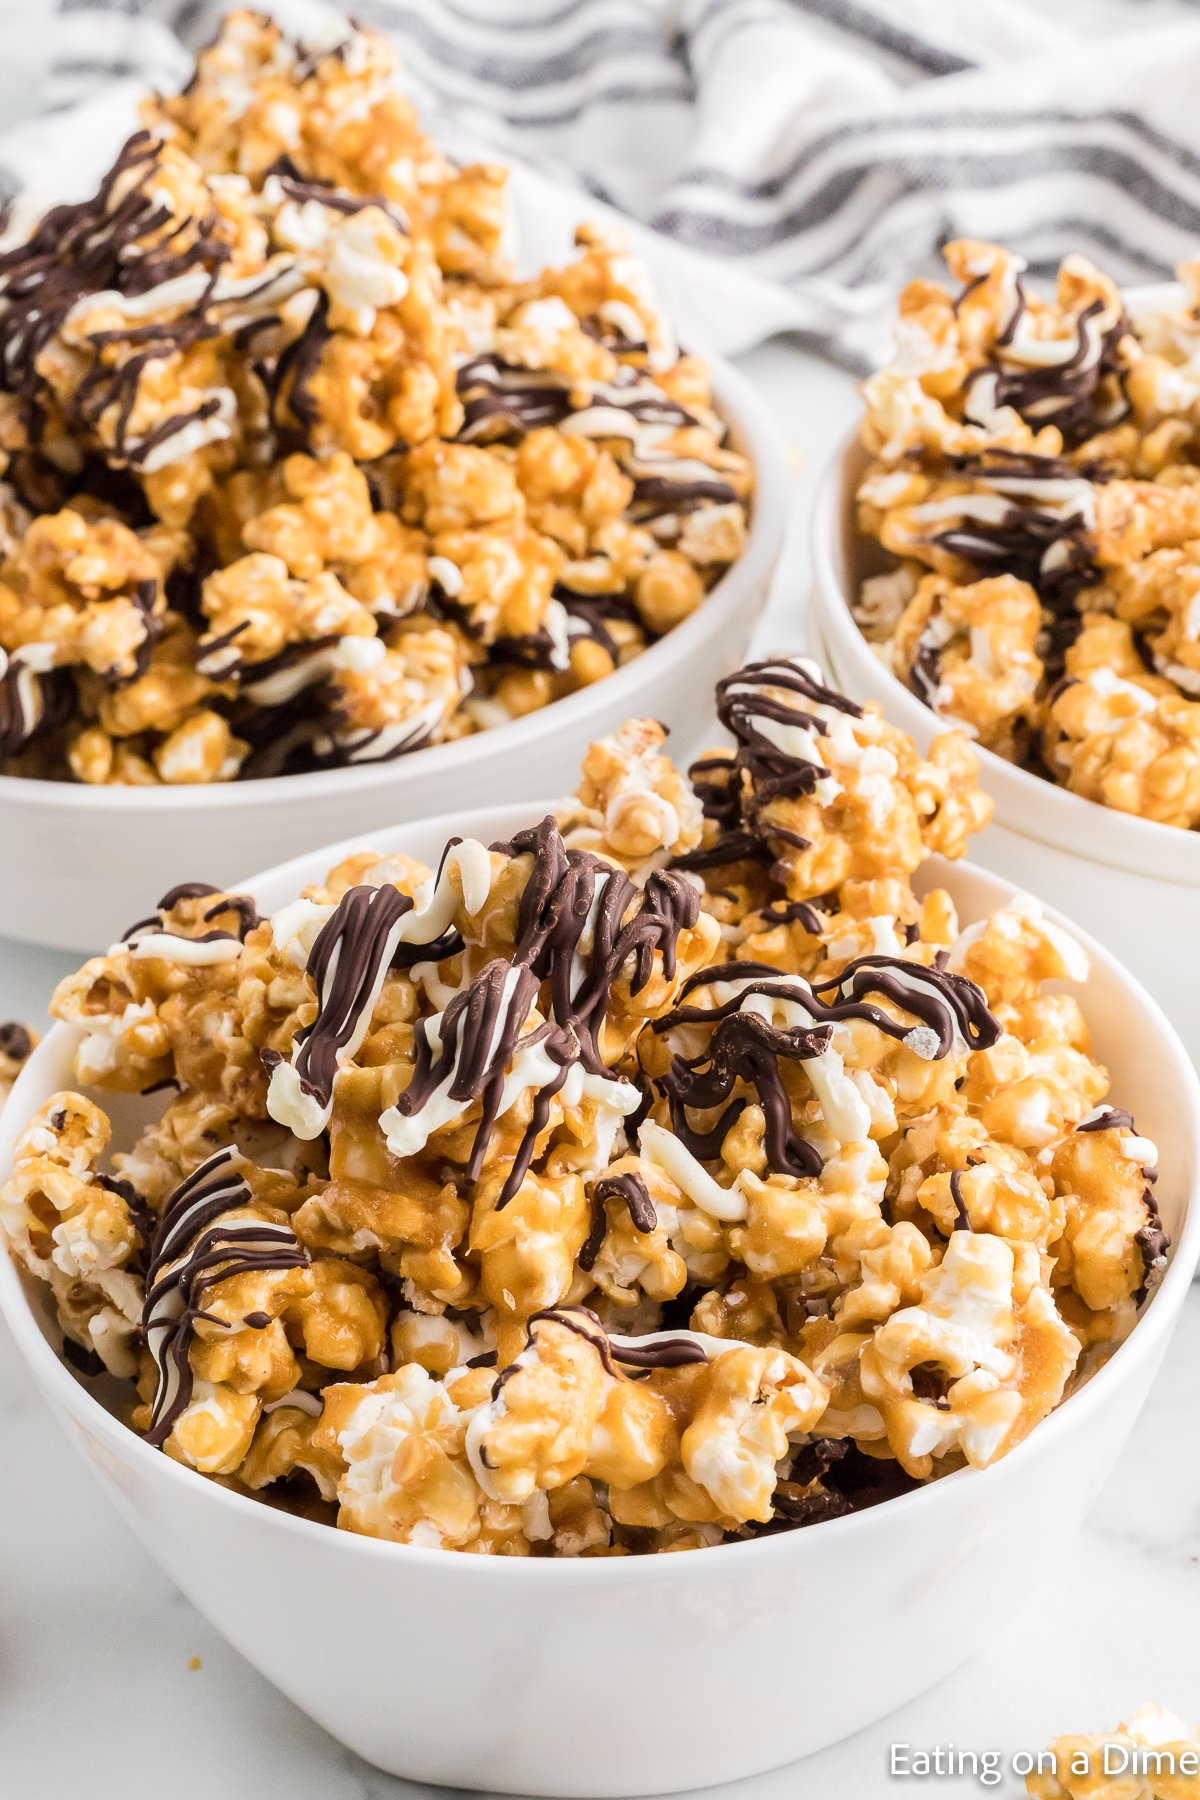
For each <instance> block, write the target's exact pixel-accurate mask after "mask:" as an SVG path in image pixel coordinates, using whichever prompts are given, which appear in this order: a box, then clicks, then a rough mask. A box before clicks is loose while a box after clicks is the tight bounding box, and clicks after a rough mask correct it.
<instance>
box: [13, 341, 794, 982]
mask: <svg viewBox="0 0 1200 1800" xmlns="http://www.w3.org/2000/svg"><path fill="white" fill-rule="evenodd" d="M711 373H712V388H713V398H714V402H715V405H716V408H717V410H718V411H719V412H720V413H721V415H722V416H723V417H724V418H725V419H726V420H727V421H728V423H729V426H730V430H731V435H732V439H733V442H734V444H735V445H736V447H737V448H738V449H739V450H740V451H742V453H743V454H745V455H747V456H748V457H749V458H750V461H751V463H752V464H753V467H754V480H755V489H754V495H753V500H752V512H751V519H750V528H749V532H748V535H747V543H746V549H745V554H744V555H743V556H742V557H741V558H740V560H739V561H738V562H736V563H735V564H733V566H732V567H731V568H730V569H729V571H728V572H727V573H726V574H725V575H724V576H723V577H722V578H721V580H720V581H718V582H717V583H716V585H715V586H714V587H713V588H712V590H711V592H710V593H709V594H707V595H706V597H705V599H704V601H703V602H702V603H701V605H700V606H699V607H698V608H697V610H696V612H695V613H693V615H692V617H691V618H690V619H687V620H685V621H684V623H683V624H682V625H680V626H678V627H677V628H676V629H675V630H674V631H671V632H669V633H668V634H667V636H666V637H664V638H661V639H660V640H659V642H658V643H656V644H653V645H651V647H650V648H649V649H648V650H647V651H645V653H644V654H643V655H641V656H639V657H638V658H637V659H636V660H635V661H634V662H632V663H629V664H627V665H626V667H625V668H623V669H618V670H617V671H616V672H615V673H614V674H613V675H611V676H609V677H608V679H607V680H605V681H600V682H597V683H596V684H595V685H594V686H593V687H589V688H584V689H583V690H582V691H581V692H579V693H577V694H572V695H570V696H569V697H568V698H567V699H565V700H559V701H557V702H556V703H555V704H554V705H552V706H546V707H543V708H542V709H541V711H540V712H536V713H532V714H530V715H529V717H527V718H524V719H516V720H513V722H512V723H511V724H508V725H502V726H498V727H496V728H495V729H493V730H491V731H485V732H481V733H479V734H478V735H476V736H475V737H470V738H464V739H462V740H460V741H458V742H456V743H452V744H437V745H433V746H431V747H430V748H429V749H427V750H418V751H416V752H414V754H413V755H411V756H405V757H400V758H398V759H397V760H396V761H395V762H391V763H385V764H376V765H375V766H370V765H366V764H364V765H362V766H360V767H355V768H346V769H332V770H326V771H322V772H320V773H315V774H307V775H285V776H279V777H276V778H274V779H271V780H266V781H245V782H218V783H213V784H210V785H208V786H204V787H161V788H121V787H109V788H92V787H85V786H82V785H81V784H79V783H76V782H69V781H30V780H23V779H21V778H19V777H16V776H11V775H10V776H0V936H6V937H15V938H21V939H24V940H25V941H27V942H31V943H37V944H53V945H55V946H57V947H60V948H63V949H71V950H82V949H93V950H94V949H95V948H96V947H97V946H103V945H104V944H106V943H108V942H110V941H111V940H112V939H113V938H114V937H119V936H120V934H121V933H122V932H123V931H124V930H125V929H126V927H127V926H128V925H130V924H131V923H132V921H133V920H134V919H136V918H138V917H140V916H141V915H142V914H144V913H145V911H146V908H147V905H153V903H154V901H155V900H156V899H157V898H158V895H159V894H160V893H163V892H165V891H166V889H167V888H169V887H170V886H172V885H173V883H174V882H176V881H178V880H192V879H196V880H204V881H211V882H213V883H214V884H218V885H220V884H223V883H225V882H227V881H232V880H234V879H235V878H236V877H237V876H239V875H241V874H242V873H243V871H244V870H246V869H248V868H261V867H263V866H264V865H265V864H267V863H271V862H279V861H282V860H283V859H284V858H285V857H289V856H296V855H298V854H299V853H300V852H301V851H303V850H305V849H307V848H308V847H309V846H310V845H312V844H320V843H322V842H327V841H329V840H330V839H332V838H335V837H342V836H344V835H345V834H346V833H347V832H358V831H369V830H371V829H372V828H374V827H376V826H387V825H395V824H398V823H402V822H403V821H404V820H406V819H419V818H424V817H425V816H427V815H429V814H432V813H436V812H443V811H450V810H453V809H455V808H457V807H461V806H481V805H487V804H489V803H491V802H496V803H499V802H502V801H506V800H510V799H512V798H513V797H514V796H516V795H520V794H523V793H524V794H537V793H541V792H544V791H545V790H546V789H547V788H548V787H552V786H553V785H554V782H555V778H556V771H557V770H559V769H561V770H564V771H566V770H573V769H574V768H575V767H576V766H577V764H578V762H579V760H580V757H581V756H582V754H583V752H584V750H585V749H586V748H587V746H588V744H589V743H590V742H591V741H592V739H593V738H596V737H599V736H601V735H602V734H603V733H604V732H606V731H608V730H611V729H612V728H613V726H615V725H618V724H620V723H621V721H622V720H624V719H628V718H636V717H640V716H644V715H649V716H652V717H654V718H658V719H661V720H662V721H663V723H664V724H666V725H669V726H670V727H671V729H672V730H673V732H674V733H675V736H676V742H677V744H678V745H679V746H680V747H681V748H690V746H691V740H692V739H693V738H694V737H695V736H696V735H697V734H698V733H699V732H700V731H701V730H702V729H703V726H704V725H705V724H706V723H707V720H708V718H709V716H710V715H711V711H712V690H713V686H714V683H715V682H716V681H717V680H718V679H719V678H720V677H721V676H722V675H726V674H728V673H729V671H730V670H731V669H733V668H736V666H737V664H738V662H739V661H740V660H741V658H742V655H743V652H744V651H745V648H746V645H747V644H748V642H749V640H750V633H751V631H752V630H753V628H754V621H755V619H756V618H757V616H758V614H759V612H760V611H761V610H762V607H763V606H764V605H765V603H766V599H767V594H768V591H769V589H770V584H771V577H772V574H773V573H774V569H775V564H776V561H777V560H778V557H779V552H780V548H781V545H782V543H783V535H784V530H785V528H786V525H787V512H788V478H787V462H786V456H785V452H784V449H783V445H782V443H781V442H780V439H779V436H778V433H777V431H776V429H775V426H774V424H773V423H772V421H771V419H770V417H769V415H768V414H767V412H766V410H765V408H764V407H763V404H762V402H761V401H760V400H759V399H758V397H757V395H756V394H755V393H754V390H753V389H752V388H751V387H750V385H749V383H748V382H746V381H745V380H743V378H742V377H741V376H740V375H739V374H738V373H737V371H736V370H735V369H733V368H731V367H730V366H729V365H728V364H727V363H723V362H721V361H720V359H712V362H711Z"/></svg>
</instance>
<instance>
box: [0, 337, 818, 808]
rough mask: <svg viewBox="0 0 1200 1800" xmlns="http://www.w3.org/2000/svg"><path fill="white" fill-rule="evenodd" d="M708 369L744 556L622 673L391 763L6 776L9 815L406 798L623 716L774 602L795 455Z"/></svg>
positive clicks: (1, 782)
mask: <svg viewBox="0 0 1200 1800" xmlns="http://www.w3.org/2000/svg"><path fill="white" fill-rule="evenodd" d="M704 361H705V363H706V365H707V367H708V372H709V379H710V386H711V392H712V396H713V400H714V402H715V410H716V411H717V412H718V414H719V415H720V416H721V417H722V418H723V419H724V420H725V422H726V424H727V425H728V426H729V428H730V432H731V435H732V438H733V441H734V443H735V444H736V445H737V446H738V447H739V448H740V449H741V451H742V453H743V454H744V455H746V456H747V457H748V458H749V461H750V463H751V467H752V469H753V474H754V487H753V489H752V492H751V502H750V511H749V528H748V530H747V533H746V543H745V547H744V549H743V551H742V554H741V556H739V557H738V559H737V561H736V562H734V563H731V564H730V565H729V567H728V568H727V569H726V571H725V572H724V574H722V575H721V576H719V577H718V579H717V580H716V581H715V582H714V583H713V585H712V587H711V588H710V589H709V590H708V592H707V593H706V594H705V596H704V599H703V600H702V601H701V603H700V605H699V606H698V607H697V608H696V610H695V612H694V613H692V614H691V615H690V617H689V618H686V619H684V620H683V622H682V623H681V624H679V625H676V626H674V627H672V629H671V630H670V631H668V632H667V633H666V634H665V635H664V636H663V637H661V638H659V639H658V640H657V641H656V642H655V643H653V644H651V645H649V646H648V647H647V648H646V649H645V650H644V651H643V652H642V653H641V655H640V656H637V657H635V658H634V660H633V661H632V662H630V663H626V664H625V666H624V667H623V668H620V669H615V670H614V671H613V673H612V674H611V675H606V676H604V677H603V679H602V680H600V681H598V682H593V683H592V684H591V686H589V687H585V688H580V689H579V690H578V691H577V692H576V693H574V694H567V695H565V696H564V697H563V698H562V699H561V700H554V701H551V702H550V704H549V705H547V706H543V707H539V708H538V709H537V711H536V712H533V713H527V714H526V715H525V716H524V717H523V718H515V719H509V720H507V721H506V722H505V723H504V724H503V725H495V726H491V727H489V728H488V729H487V730H485V731H479V732H474V733H472V735H471V736H470V737H465V738H456V739H454V740H453V741H451V742H450V743H446V744H430V745H427V746H426V747H425V748H424V749H422V750H418V751H415V752H413V754H412V755H410V756H399V757H396V758H394V759H393V760H392V761H391V762H383V763H354V764H349V765H347V766H345V767H343V768H335V769H314V770H308V771H306V772H304V773H301V774H296V775H270V776H264V777H262V778H261V779H259V780H255V781H210V782H200V783H197V784H196V785H194V786H192V785H174V786H160V787H120V786H112V787H91V786H89V785H88V784H87V783H86V782H78V781H68V780H58V779H52V778H48V777H44V776H29V775H0V807H19V808H27V809H36V810H39V811H40V810H43V809H46V808H49V809H51V810H53V811H58V812H68V813H69V812H74V811H75V810H76V809H82V810H83V811H85V812H90V813H97V814H104V813H120V814H123V815H125V816H127V817H130V816H132V817H134V818H136V817H139V816H147V815H149V816H151V817H153V816H154V815H155V814H157V813H162V812H166V811H170V812H176V811H180V810H184V811H192V812H201V813H204V812H212V811H221V810H224V809H225V808H226V807H235V808H237V809H239V810H241V809H248V808H253V807H260V806H263V807H266V806H280V805H281V804H284V803H285V802H287V801H288V800H290V799H294V800H299V801H304V800H307V799H309V798H313V797H315V796H316V795H317V794H320V795H321V796H322V798H326V797H329V796H336V795H337V794H338V793H350V792H355V793H357V792H361V791H362V790H364V789H371V788H384V789H387V788H394V789H395V790H396V791H397V793H398V794H401V793H403V791H404V789H405V788H406V787H409V786H411V785H413V784H414V783H416V782H418V781H420V780H423V779H429V780H436V779H437V777H438V776H439V775H443V774H451V773H453V772H455V771H456V770H461V769H462V768H463V767H464V766H468V767H469V766H470V764H471V763H472V762H473V761H476V760H478V759H479V758H480V757H481V756H483V755H492V754H496V755H500V756H503V755H504V754H505V753H506V752H507V751H509V750H512V749H514V748H516V747H517V746H519V745H521V744H522V743H529V742H530V741H536V740H537V739H538V738H539V737H547V736H553V734H554V732H555V731H556V729H557V728H558V727H559V725H562V726H564V727H566V726H569V725H570V724H572V723H574V722H575V721H576V720H579V719H583V718H585V717H586V716H587V715H588V713H589V712H591V711H593V710H595V708H596V705H597V698H598V697H599V696H603V701H602V704H604V705H606V706H610V707H611V709H612V710H613V711H614V712H615V711H616V710H618V709H619V707H620V702H621V696H622V694H624V693H625V692H626V691H627V690H628V689H636V688H637V687H638V686H640V685H644V684H645V682H646V681H647V680H653V677H654V676H655V674H656V673H658V672H659V671H660V670H663V669H665V668H666V667H667V666H668V665H669V664H670V663H671V662H672V661H673V660H675V659H678V660H679V661H682V662H686V661H687V660H688V658H689V657H690V655H691V653H692V651H693V649H695V648H696V647H697V646H698V645H700V644H702V643H704V642H706V641H707V640H708V639H709V638H710V637H712V636H714V635H718V634H719V633H720V631H721V628H722V626H723V625H724V624H725V622H726V620H728V619H729V618H731V617H733V616H734V615H736V614H737V613H738V612H740V611H741V610H742V609H743V607H744V606H745V605H746V602H747V597H748V596H752V595H753V594H754V592H755V590H756V588H759V589H761V590H762V595H763V598H764V600H765V597H766V592H767V589H768V587H769V585H770V581H771V577H772V575H773V573H774V570H775V566H776V564H777V562H778V560H779V555H780V551H781V549H782V547H783V540H784V535H785V533H786V530H787V525H788V515H789V510H790V493H789V471H788V461H787V453H786V450H785V447H784V444H783V439H782V436H781V434H780V431H779V428H778V427H777V425H776V424H775V421H774V419H773V418H772V417H771V415H770V413H769V411H768V410H767V408H766V406H765V404H764V402H763V401H762V400H761V399H760V398H759V395H758V394H757V392H756V391H755V389H754V387H753V386H752V384H751V383H750V382H749V381H748V380H747V379H746V377H745V376H744V375H743V374H742V373H741V372H740V371H739V370H738V369H735V368H734V367H733V365H732V363H730V362H728V361H727V360H726V359H725V358H724V357H722V356H719V355H715V354H714V355H706V356H705V357H704ZM484 746H486V749H485V748H484Z"/></svg>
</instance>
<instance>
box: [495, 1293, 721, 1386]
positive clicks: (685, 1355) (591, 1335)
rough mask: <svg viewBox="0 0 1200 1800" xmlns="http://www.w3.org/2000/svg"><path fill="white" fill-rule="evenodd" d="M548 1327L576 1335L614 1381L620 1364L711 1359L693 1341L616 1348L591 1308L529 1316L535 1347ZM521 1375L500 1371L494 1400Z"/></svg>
mask: <svg viewBox="0 0 1200 1800" xmlns="http://www.w3.org/2000/svg"><path fill="white" fill-rule="evenodd" d="M543 1320H544V1321H545V1322H546V1323H548V1324H554V1325H561V1326H562V1327H563V1328H564V1330H566V1331H573V1332H574V1333H575V1335H576V1337H581V1338H583V1339H584V1341H585V1342H586V1343H589V1344H590V1345H591V1346H592V1348H593V1349H594V1350H595V1352H596V1354H597V1356H598V1357H599V1358H600V1361H601V1362H602V1363H603V1365H604V1368H605V1371H606V1373H607V1374H609V1375H611V1376H613V1378H614V1379H616V1378H618V1377H619V1375H620V1369H619V1368H618V1367H617V1365H618V1363H624V1364H625V1365H626V1366H627V1367H629V1368H631V1369H641V1370H648V1369H680V1368H683V1367H684V1366H685V1365H686V1364H689V1363H706V1362H708V1361H709V1355H708V1352H707V1350H705V1348H704V1346H703V1344H698V1343H696V1341H695V1340H694V1339H693V1338H686V1337H678V1338H664V1339H662V1340H661V1342H659V1343H653V1344H646V1345H645V1346H644V1347H639V1346H638V1345H637V1344H615V1343H613V1341H612V1339H611V1338H610V1337H609V1335H608V1333H607V1332H606V1331H605V1329H604V1326H603V1324H602V1323H601V1321H600V1317H599V1314H598V1313H594V1312H593V1311H592V1309H591V1307H590V1306H547V1307H544V1308H543V1309H542V1310H541V1311H540V1312H535V1313H531V1314H530V1318H529V1339H528V1342H529V1343H532V1342H533V1341H534V1339H535V1337H536V1335H537V1331H536V1327H537V1325H538V1324H539V1322H541V1321H543ZM519 1373H520V1367H519V1363H518V1362H512V1363H509V1365H508V1367H507V1368H504V1369H501V1371H500V1373H499V1375H497V1377H496V1380H495V1383H494V1384H493V1387H492V1398H493V1400H494V1399H495V1398H496V1396H497V1395H498V1394H499V1393H500V1392H501V1391H502V1389H503V1388H504V1387H505V1385H506V1384H507V1383H508V1382H509V1381H511V1380H512V1378H513V1376H514V1375H517V1374H519Z"/></svg>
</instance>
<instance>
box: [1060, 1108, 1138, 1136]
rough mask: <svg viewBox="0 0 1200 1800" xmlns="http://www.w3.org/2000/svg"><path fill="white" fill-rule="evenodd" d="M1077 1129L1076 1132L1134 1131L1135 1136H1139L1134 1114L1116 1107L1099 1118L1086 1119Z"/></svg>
mask: <svg viewBox="0 0 1200 1800" xmlns="http://www.w3.org/2000/svg"><path fill="white" fill-rule="evenodd" d="M1075 1129H1076V1131H1132V1132H1133V1133H1134V1135H1135V1136H1136V1135H1137V1126H1136V1125H1135V1124H1134V1122H1133V1114H1132V1113H1129V1112H1122V1111H1121V1110H1120V1108H1119V1107H1116V1106H1110V1107H1108V1108H1107V1109H1106V1110H1105V1111H1104V1112H1102V1113H1101V1114H1100V1115H1099V1117H1098V1118H1095V1119H1084V1120H1083V1121H1082V1122H1081V1123H1080V1124H1078V1125H1077V1126H1076V1127H1075Z"/></svg>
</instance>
